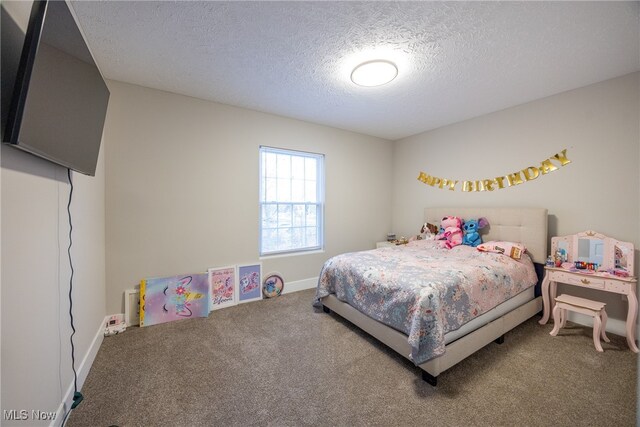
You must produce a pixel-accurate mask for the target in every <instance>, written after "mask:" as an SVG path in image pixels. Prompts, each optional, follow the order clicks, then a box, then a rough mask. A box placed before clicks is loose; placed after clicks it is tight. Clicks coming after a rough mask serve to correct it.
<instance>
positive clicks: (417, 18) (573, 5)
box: [72, 1, 640, 140]
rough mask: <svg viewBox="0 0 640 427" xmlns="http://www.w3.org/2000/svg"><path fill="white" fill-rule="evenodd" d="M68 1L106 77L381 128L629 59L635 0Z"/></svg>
mask: <svg viewBox="0 0 640 427" xmlns="http://www.w3.org/2000/svg"><path fill="white" fill-rule="evenodd" d="M72 5H73V8H74V9H75V11H76V14H77V17H78V20H79V21H80V24H81V26H82V28H83V30H84V33H85V35H86V37H87V39H88V42H89V46H90V47H91V49H92V51H93V54H94V56H95V57H96V61H97V63H98V65H99V66H100V68H101V70H102V72H103V74H104V75H105V76H106V77H107V78H109V79H114V80H120V81H124V82H129V83H134V84H138V85H142V86H147V87H151V88H157V89H161V90H165V91H169V92H175V93H179V94H184V95H189V96H194V97H197V98H202V99H207V100H212V101H216V102H220V103H224V104H230V105H235V106H240V107H245V108H249V109H253V110H258V111H264V112H269V113H273V114H278V115H282V116H287V117H293V118H297V119H301V120H306V121H310V122H314V123H320V124H324V125H328V126H333V127H337V128H342V129H348V130H353V131H356V132H360V133H364V134H368V135H375V136H379V137H382V138H387V139H391V140H396V139H400V138H403V137H406V136H409V135H413V134H416V133H420V132H423V131H425V130H429V129H433V128H436V127H440V126H443V125H447V124H450V123H455V122H458V121H461V120H464V119H468V118H471V117H476V116H479V115H482V114H486V113H489V112H492V111H497V110H500V109H504V108H508V107H511V106H514V105H518V104H522V103H524V102H527V101H531V100H534V99H539V98H542V97H545V96H549V95H552V94H555V93H559V92H563V91H566V90H570V89H574V88H577V87H581V86H585V85H587V84H591V83H595V82H598V81H602V80H606V79H609V78H613V77H617V76H621V75H624V74H627V73H630V72H633V71H637V70H640V41H639V39H640V34H639V28H640V27H639V10H640V7H639V2H586V3H583V2H504V3H503V2H195V1H190V2H167V1H161V2H154V1H134V2H122V1H75V2H72ZM374 58H385V59H389V60H392V61H394V62H396V64H397V65H398V69H399V74H398V77H397V78H396V80H394V81H393V82H392V83H390V84H388V85H386V86H381V87H374V88H364V87H360V86H356V85H354V84H353V83H352V82H351V81H350V79H349V75H350V73H351V71H352V69H353V68H354V67H355V65H357V64H359V63H360V62H363V61H365V60H368V59H374Z"/></svg>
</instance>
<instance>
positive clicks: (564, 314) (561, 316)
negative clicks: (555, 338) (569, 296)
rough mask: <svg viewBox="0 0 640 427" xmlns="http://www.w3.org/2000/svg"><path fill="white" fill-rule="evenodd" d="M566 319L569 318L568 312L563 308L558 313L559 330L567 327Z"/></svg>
mask: <svg viewBox="0 0 640 427" xmlns="http://www.w3.org/2000/svg"><path fill="white" fill-rule="evenodd" d="M567 317H569V312H568V311H567V309H566V308H563V309H562V310H561V311H560V319H562V323H560V327H561V328H564V327H565V326H567Z"/></svg>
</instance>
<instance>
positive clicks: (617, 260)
mask: <svg viewBox="0 0 640 427" xmlns="http://www.w3.org/2000/svg"><path fill="white" fill-rule="evenodd" d="M558 251H560V253H566V257H565V259H564V261H566V262H570V263H572V264H574V265H578V266H580V267H579V268H585V267H584V266H585V265H589V266H592V267H595V266H597V267H595V268H594V269H597V270H599V271H609V270H614V269H617V270H620V271H624V272H625V273H626V274H628V275H629V276H633V273H634V268H633V244H632V243H629V242H621V241H619V240H616V239H613V238H611V237H607V236H605V235H604V234H600V233H597V232H595V231H583V232H582V233H578V234H573V235H570V236H559V237H553V238H552V239H551V253H552V255H554V256H555V254H556V253H557V252H558ZM576 261H578V262H577V263H576Z"/></svg>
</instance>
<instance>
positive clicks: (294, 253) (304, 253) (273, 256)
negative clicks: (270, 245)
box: [259, 249, 324, 261]
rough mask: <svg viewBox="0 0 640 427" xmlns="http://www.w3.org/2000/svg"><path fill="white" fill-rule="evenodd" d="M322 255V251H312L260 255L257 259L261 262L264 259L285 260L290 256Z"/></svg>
mask: <svg viewBox="0 0 640 427" xmlns="http://www.w3.org/2000/svg"><path fill="white" fill-rule="evenodd" d="M322 253H324V249H316V250H314V251H301V252H287V253H284V254H273V255H262V256H261V257H260V258H259V259H260V261H262V260H265V259H272V258H286V257H291V256H301V255H314V254H322Z"/></svg>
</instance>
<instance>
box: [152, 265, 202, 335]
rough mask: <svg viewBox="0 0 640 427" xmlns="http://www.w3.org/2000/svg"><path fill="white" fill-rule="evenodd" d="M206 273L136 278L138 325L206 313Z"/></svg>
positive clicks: (198, 315) (200, 315)
mask: <svg viewBox="0 0 640 427" xmlns="http://www.w3.org/2000/svg"><path fill="white" fill-rule="evenodd" d="M209 303H210V298H209V276H208V274H207V273H204V274H185V275H180V276H173V277H160V278H153V279H144V280H142V281H141V282H140V326H151V325H156V324H158V323H165V322H171V321H173V320H180V319H189V318H192V317H207V316H208V315H209Z"/></svg>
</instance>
